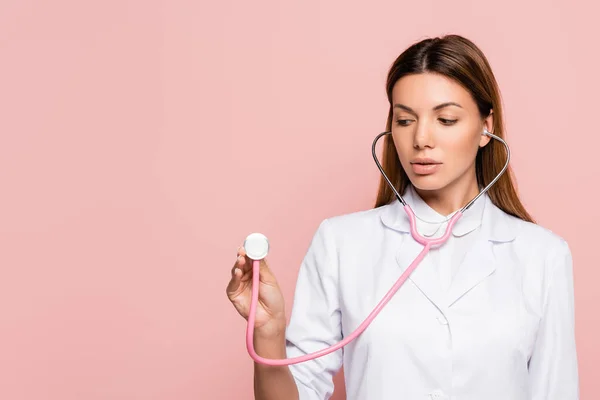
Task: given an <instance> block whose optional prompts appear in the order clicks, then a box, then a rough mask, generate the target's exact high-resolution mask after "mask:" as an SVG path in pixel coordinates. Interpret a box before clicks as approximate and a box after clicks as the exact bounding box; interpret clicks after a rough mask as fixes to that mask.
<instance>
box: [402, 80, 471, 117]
mask: <svg viewBox="0 0 600 400" xmlns="http://www.w3.org/2000/svg"><path fill="white" fill-rule="evenodd" d="M392 100H393V103H394V104H397V103H402V104H404V105H406V106H408V107H411V108H413V109H415V110H417V109H422V110H431V108H433V107H435V106H436V105H438V104H441V103H445V102H448V101H454V102H456V103H458V104H460V105H461V106H463V108H465V109H472V108H475V107H476V104H475V102H474V101H473V99H472V98H471V94H470V93H469V92H468V91H467V90H466V89H465V88H463V87H462V86H461V85H460V84H459V83H457V82H456V81H454V80H453V79H450V78H447V77H445V76H444V75H440V74H435V73H423V74H413V75H407V76H404V77H402V78H401V79H399V80H398V81H397V82H396V83H395V84H394V88H393V89H392Z"/></svg>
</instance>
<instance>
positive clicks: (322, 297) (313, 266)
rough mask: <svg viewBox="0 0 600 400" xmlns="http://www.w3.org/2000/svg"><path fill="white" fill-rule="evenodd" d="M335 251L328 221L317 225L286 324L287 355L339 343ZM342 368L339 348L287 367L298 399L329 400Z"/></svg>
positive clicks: (300, 272)
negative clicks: (295, 386) (335, 376)
mask: <svg viewBox="0 0 600 400" xmlns="http://www.w3.org/2000/svg"><path fill="white" fill-rule="evenodd" d="M336 252H337V250H336V248H335V244H334V238H333V233H332V230H331V226H330V222H329V221H328V220H327V219H326V220H323V221H322V222H321V224H320V225H319V227H318V229H317V231H316V233H315V234H314V236H313V238H312V241H311V243H310V246H309V248H308V251H307V253H306V255H305V257H304V259H303V261H302V263H301V265H300V270H299V273H298V279H297V283H296V290H295V293H294V302H293V307H292V313H291V316H290V323H289V324H288V327H287V330H286V339H287V356H288V358H292V357H297V356H300V355H305V354H309V353H313V352H315V351H319V350H322V349H324V348H326V347H329V346H332V345H334V344H336V343H338V342H339V341H340V340H342V328H341V313H340V303H339V288H338V263H337V259H338V258H337V253H336ZM341 366H342V349H339V350H337V351H335V352H333V353H329V354H328V355H326V356H323V357H320V358H317V359H314V360H310V361H307V362H304V363H299V364H292V365H290V366H289V368H290V370H291V372H292V375H293V376H294V380H295V381H296V385H297V386H298V392H299V393H300V400H324V399H329V398H330V397H331V395H332V393H333V389H334V385H333V376H334V375H335V374H336V373H337V372H338V371H339V369H340V368H341Z"/></svg>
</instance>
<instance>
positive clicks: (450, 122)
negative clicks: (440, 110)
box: [439, 118, 458, 125]
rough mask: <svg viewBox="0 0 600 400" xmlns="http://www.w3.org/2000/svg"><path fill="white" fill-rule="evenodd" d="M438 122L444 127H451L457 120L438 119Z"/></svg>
mask: <svg viewBox="0 0 600 400" xmlns="http://www.w3.org/2000/svg"><path fill="white" fill-rule="evenodd" d="M439 120H440V121H441V122H442V124H444V125H453V124H455V123H456V121H458V120H457V119H445V118H439Z"/></svg>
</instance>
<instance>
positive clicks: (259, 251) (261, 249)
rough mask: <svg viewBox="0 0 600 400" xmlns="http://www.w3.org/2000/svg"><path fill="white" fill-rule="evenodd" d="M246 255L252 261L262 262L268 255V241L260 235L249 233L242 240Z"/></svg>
mask: <svg viewBox="0 0 600 400" xmlns="http://www.w3.org/2000/svg"><path fill="white" fill-rule="evenodd" d="M244 250H246V255H247V256H248V258H250V259H252V260H262V259H263V258H265V257H266V256H267V254H268V253H269V239H267V237H266V236H265V235H263V234H262V233H251V234H250V235H248V236H247V237H246V240H244Z"/></svg>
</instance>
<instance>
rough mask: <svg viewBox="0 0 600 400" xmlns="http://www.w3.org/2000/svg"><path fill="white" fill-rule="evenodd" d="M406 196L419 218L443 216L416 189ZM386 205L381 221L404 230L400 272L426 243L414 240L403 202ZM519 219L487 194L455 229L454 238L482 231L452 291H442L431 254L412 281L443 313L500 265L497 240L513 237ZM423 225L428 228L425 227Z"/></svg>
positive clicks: (460, 269)
mask: <svg viewBox="0 0 600 400" xmlns="http://www.w3.org/2000/svg"><path fill="white" fill-rule="evenodd" d="M404 199H405V200H406V202H407V203H408V204H409V205H410V206H411V208H412V209H413V210H414V212H415V214H417V215H418V216H419V217H421V218H423V219H426V220H433V221H435V220H440V219H442V216H440V215H439V214H438V215H437V219H436V218H435V211H434V210H432V209H430V208H429V206H427V205H426V203H425V202H424V201H423V200H422V199H420V197H418V195H417V193H416V192H414V191H412V190H407V191H406V193H405V195H404ZM384 207H385V209H384V210H383V211H382V213H381V221H382V222H383V224H384V225H385V226H387V227H388V228H390V229H393V230H395V231H398V232H400V233H401V235H400V237H399V240H398V249H397V251H396V262H397V264H398V265H399V267H400V272H403V271H404V270H405V269H407V268H408V267H409V265H410V264H411V263H412V261H413V260H414V259H415V257H416V256H417V255H418V254H419V252H420V251H421V250H422V249H423V245H421V244H419V243H418V242H417V241H416V240H414V239H413V237H412V235H411V234H410V221H409V219H408V216H407V215H406V212H405V211H404V208H403V207H402V204H401V203H400V202H399V201H395V202H394V203H392V204H388V205H386V206H384ZM428 208H429V210H428ZM516 220H517V218H516V217H512V216H510V215H509V214H506V213H505V212H504V211H502V210H501V209H500V208H498V207H497V206H496V205H495V204H494V203H492V201H491V199H490V198H489V197H488V196H487V194H484V195H483V196H481V197H480V198H479V199H478V200H477V201H476V202H475V203H474V204H473V206H472V207H470V208H469V209H468V210H467V211H465V214H464V215H463V216H462V217H461V218H460V219H459V220H458V221H457V223H456V224H455V225H454V229H453V232H452V233H453V236H454V237H457V236H462V235H465V234H467V233H469V232H472V231H473V230H475V229H477V228H479V230H478V231H477V232H476V235H477V237H476V238H475V239H474V241H473V245H472V246H471V248H470V250H469V251H468V252H467V254H466V256H465V258H464V260H463V261H462V263H461V265H460V267H459V270H458V271H457V274H456V276H455V277H454V280H453V282H452V284H451V287H450V289H449V291H448V292H447V293H445V292H444V291H443V290H442V288H441V285H440V277H439V273H438V270H437V268H435V266H434V265H432V264H431V258H430V257H427V256H425V258H424V259H423V260H422V261H421V263H420V265H418V266H417V267H416V269H415V270H414V271H413V273H412V274H411V275H410V277H409V280H411V281H412V282H413V283H414V284H415V285H416V286H417V288H418V289H419V290H420V291H421V292H422V293H423V295H425V297H427V298H428V299H429V300H430V301H431V302H432V303H433V304H434V305H435V306H436V307H437V308H438V309H439V310H440V311H442V312H443V311H444V310H445V309H447V308H448V307H450V306H452V305H453V304H455V303H456V302H457V301H458V300H459V299H460V298H461V297H463V296H464V295H465V294H466V293H467V292H469V291H470V290H471V289H473V288H474V287H475V286H477V285H478V284H479V283H481V282H482V281H484V280H485V279H486V278H487V277H488V276H490V275H492V274H493V273H494V271H495V270H496V268H497V261H496V257H495V256H494V252H493V245H494V242H500V243H502V242H509V241H511V240H513V239H514V238H515V237H516V232H517V222H516ZM461 222H462V223H461ZM438 225H439V224H438ZM422 227H423V228H424V230H421V229H422ZM436 228H437V226H436ZM419 229H420V230H419V232H420V233H421V234H422V235H426V234H427V233H431V227H429V226H427V224H423V225H422V226H420V227H419ZM445 229H446V224H444V226H443V227H442V228H441V229H440V232H436V233H435V236H438V235H442V234H443V233H444V230H445ZM433 230H435V229H433ZM442 246H443V245H442Z"/></svg>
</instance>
